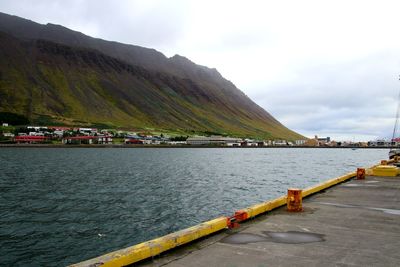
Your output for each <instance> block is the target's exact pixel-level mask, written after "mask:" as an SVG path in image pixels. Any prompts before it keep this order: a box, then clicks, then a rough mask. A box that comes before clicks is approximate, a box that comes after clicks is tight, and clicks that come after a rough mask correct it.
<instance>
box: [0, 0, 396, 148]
mask: <svg viewBox="0 0 400 267" xmlns="http://www.w3.org/2000/svg"><path fill="white" fill-rule="evenodd" d="M0 11H1V12H5V13H9V14H13V15H17V16H21V17H24V18H28V19H31V20H34V21H36V22H39V23H48V22H51V23H55V24H61V25H64V26H66V27H68V28H71V29H74V30H77V31H81V32H83V33H85V34H87V35H91V36H94V37H99V38H103V39H107V40H113V41H119V42H123V43H129V44H135V45H140V46H145V47H151V48H155V49H157V50H159V51H161V52H162V53H164V54H165V55H166V56H168V57H170V56H173V55H175V54H180V55H183V56H186V57H187V58H189V59H191V60H192V61H194V62H195V63H197V64H201V65H205V66H208V67H213V68H217V69H218V71H219V72H220V73H221V74H222V75H223V76H224V77H225V78H227V79H228V80H231V81H232V82H233V83H234V84H235V85H236V86H237V87H238V88H239V89H241V90H242V91H244V92H245V93H246V94H247V95H248V96H249V97H250V98H251V99H253V100H254V101H255V102H256V103H257V104H259V105H260V106H262V107H263V108H264V109H266V110H267V111H268V112H270V113H271V114H272V115H273V116H275V117H276V118H277V119H278V120H279V121H281V122H282V123H283V124H285V125H286V126H287V127H289V128H291V129H293V130H295V131H297V132H299V133H301V134H303V135H305V136H308V137H311V136H313V135H314V134H317V135H319V136H331V137H332V138H334V139H336V140H372V139H376V138H379V137H390V136H391V133H392V131H393V125H394V117H395V112H396V108H397V97H398V93H399V90H400V82H399V80H398V76H399V74H400V29H399V27H400V1H382V0H381V1H365V0H364V1H350V0H347V1H338V0H335V1H322V0H319V1H304V0H303V1H284V0H281V1H265V0H264V1H233V0H229V1H221V0H219V1H217V0H214V1H211V0H210V1H208V0H202V1H189V0H182V1H179V0H176V1H175V0H168V1H167V0H164V1H162V0H159V1H153V0H141V1H134V0H129V1H128V0H126V1H105V0H87V1H84V0H68V1H65V0H63V1H62V0H47V1H46V0H18V1H14V0H8V1H7V0H2V1H0Z"/></svg>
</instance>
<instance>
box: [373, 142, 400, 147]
mask: <svg viewBox="0 0 400 267" xmlns="http://www.w3.org/2000/svg"><path fill="white" fill-rule="evenodd" d="M395 144H396V142H390V141H385V140H376V141H369V142H368V146H370V147H390V146H392V145H395Z"/></svg>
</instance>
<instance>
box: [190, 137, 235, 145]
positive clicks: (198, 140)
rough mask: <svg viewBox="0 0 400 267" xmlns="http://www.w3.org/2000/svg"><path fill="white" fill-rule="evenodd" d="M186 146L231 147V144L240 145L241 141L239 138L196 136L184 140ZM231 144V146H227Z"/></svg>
mask: <svg viewBox="0 0 400 267" xmlns="http://www.w3.org/2000/svg"><path fill="white" fill-rule="evenodd" d="M186 143H187V144H188V145H200V146H201V145H227V146H233V144H238V143H242V139H240V138H232V137H223V136H210V137H205V136H197V137H189V138H188V139H187V140H186ZM229 144H232V145H229Z"/></svg>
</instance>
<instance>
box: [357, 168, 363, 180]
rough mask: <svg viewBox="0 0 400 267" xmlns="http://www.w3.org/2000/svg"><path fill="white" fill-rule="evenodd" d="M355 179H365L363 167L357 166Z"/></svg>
mask: <svg viewBox="0 0 400 267" xmlns="http://www.w3.org/2000/svg"><path fill="white" fill-rule="evenodd" d="M356 177H357V180H364V179H365V169H364V168H357V176H356Z"/></svg>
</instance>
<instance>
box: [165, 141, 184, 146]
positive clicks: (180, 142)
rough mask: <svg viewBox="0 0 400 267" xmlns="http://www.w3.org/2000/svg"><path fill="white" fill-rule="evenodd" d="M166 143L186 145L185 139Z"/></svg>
mask: <svg viewBox="0 0 400 267" xmlns="http://www.w3.org/2000/svg"><path fill="white" fill-rule="evenodd" d="M166 143H167V144H168V145H171V146H177V145H186V144H187V143H186V141H167V142H166Z"/></svg>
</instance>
